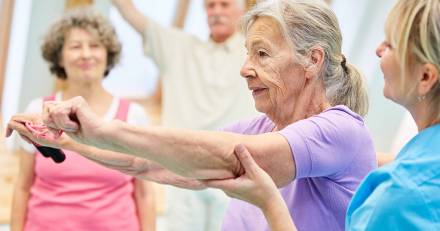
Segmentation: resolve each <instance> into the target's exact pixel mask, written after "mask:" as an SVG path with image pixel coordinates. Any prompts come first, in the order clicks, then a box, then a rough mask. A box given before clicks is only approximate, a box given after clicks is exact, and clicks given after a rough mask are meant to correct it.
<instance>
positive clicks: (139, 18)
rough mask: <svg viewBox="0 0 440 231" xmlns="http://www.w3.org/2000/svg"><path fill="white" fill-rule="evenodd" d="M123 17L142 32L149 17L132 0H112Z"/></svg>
mask: <svg viewBox="0 0 440 231" xmlns="http://www.w3.org/2000/svg"><path fill="white" fill-rule="evenodd" d="M112 2H113V5H114V6H115V7H116V8H117V9H118V11H119V13H120V14H121V15H122V17H123V18H124V19H125V20H126V21H127V22H128V23H129V24H130V25H131V26H132V27H133V28H134V29H135V30H136V31H137V32H139V33H140V34H143V33H144V30H145V27H146V26H147V20H148V18H147V17H146V16H145V15H143V14H142V12H140V11H139V10H138V9H137V8H136V7H135V5H134V4H133V2H132V1H131V0H112Z"/></svg>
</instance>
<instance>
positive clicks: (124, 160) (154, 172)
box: [62, 139, 206, 190]
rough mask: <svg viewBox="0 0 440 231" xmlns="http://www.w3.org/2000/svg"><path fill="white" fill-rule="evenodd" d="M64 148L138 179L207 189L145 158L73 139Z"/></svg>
mask: <svg viewBox="0 0 440 231" xmlns="http://www.w3.org/2000/svg"><path fill="white" fill-rule="evenodd" d="M62 148H64V149H68V150H71V151H74V152H76V153H79V154H81V155H82V156H84V157H86V158H88V159H89V160H91V161H94V162H96V163H98V164H100V165H103V166H105V167H108V168H111V169H114V170H118V171H120V172H122V173H124V174H128V175H131V176H134V177H136V178H138V179H142V180H148V181H153V182H156V183H159V184H169V185H173V186H176V187H180V188H186V189H193V190H199V189H204V188H206V187H205V186H204V185H203V184H202V183H201V182H200V181H198V180H196V179H191V178H187V177H183V176H180V175H177V174H176V173H174V172H171V171H169V170H167V169H165V168H163V167H162V166H160V165H158V164H156V163H153V162H151V161H148V160H146V159H143V158H139V157H134V156H130V155H126V154H123V153H116V152H113V151H108V150H103V149H99V148H96V147H93V146H88V145H84V144H80V143H77V142H75V141H73V140H71V139H70V140H66V142H64V143H63V147H62Z"/></svg>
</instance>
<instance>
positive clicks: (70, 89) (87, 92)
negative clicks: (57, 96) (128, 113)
mask: <svg viewBox="0 0 440 231" xmlns="http://www.w3.org/2000/svg"><path fill="white" fill-rule="evenodd" d="M75 96H81V97H83V98H84V99H85V100H86V101H87V103H88V104H89V105H90V107H91V108H92V109H95V111H97V112H102V111H105V110H106V108H107V106H108V105H110V104H111V101H112V98H113V97H112V95H111V94H110V93H109V92H107V91H106V90H105V89H104V88H103V86H102V84H101V82H97V83H90V82H87V83H75V84H72V83H70V82H68V83H67V87H66V89H64V90H63V100H67V99H70V98H73V97H75Z"/></svg>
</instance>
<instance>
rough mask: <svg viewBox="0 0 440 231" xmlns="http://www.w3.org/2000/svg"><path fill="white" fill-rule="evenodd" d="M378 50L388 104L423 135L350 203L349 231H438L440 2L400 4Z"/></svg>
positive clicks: (366, 183)
mask: <svg viewBox="0 0 440 231" xmlns="http://www.w3.org/2000/svg"><path fill="white" fill-rule="evenodd" d="M385 33H386V40H385V41H384V42H382V43H381V44H380V45H379V47H378V48H377V50H376V53H377V56H379V57H380V66H381V69H382V72H383V74H384V80H385V86H384V90H383V93H384V95H385V97H386V98H388V99H391V100H392V101H394V102H396V103H398V104H400V105H402V106H403V107H405V108H406V109H407V110H408V111H409V112H410V113H411V115H412V117H413V118H414V120H415V122H416V124H417V127H418V130H419V133H418V135H416V136H415V137H414V138H413V139H412V140H411V141H410V142H408V143H407V144H406V145H405V147H404V148H403V149H402V150H401V151H400V153H399V154H398V155H397V157H396V159H395V161H394V162H392V163H390V164H388V165H385V166H384V167H382V168H379V169H377V170H375V171H373V172H372V173H370V174H369V175H368V176H367V177H366V179H365V180H364V181H363V183H361V185H360V186H359V188H358V190H357V192H356V193H355V195H354V196H353V198H352V201H351V203H350V205H349V208H348V211H347V217H346V229H347V230H440V124H439V122H440V120H439V119H440V82H439V76H440V1H439V0H400V1H398V2H397V4H396V5H395V6H394V8H393V9H392V11H391V13H390V14H389V16H388V19H387V22H386V25H385Z"/></svg>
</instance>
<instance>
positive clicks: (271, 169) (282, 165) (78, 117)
mask: <svg viewBox="0 0 440 231" xmlns="http://www.w3.org/2000/svg"><path fill="white" fill-rule="evenodd" d="M43 117H44V118H43V119H44V121H45V123H46V124H47V125H48V126H49V127H53V128H56V129H61V130H64V131H65V132H67V134H68V135H69V136H71V137H72V138H74V139H76V140H77V141H78V142H80V143H84V144H87V145H92V146H95V147H98V148H101V149H107V150H111V151H115V152H121V153H127V154H130V155H133V156H136V157H141V158H145V159H149V160H151V161H154V162H156V163H158V164H159V165H161V166H163V167H164V168H166V169H169V170H171V171H173V172H175V173H177V174H179V175H182V176H186V177H190V178H196V179H227V178H233V177H235V176H238V175H241V173H242V169H241V167H240V163H239V161H238V159H237V158H236V156H235V155H234V147H235V145H236V144H238V143H242V144H244V145H245V146H246V148H248V149H249V151H250V152H251V153H252V155H253V158H254V159H255V160H256V162H257V163H258V164H259V165H260V166H261V167H262V168H263V169H264V170H265V171H266V172H268V173H269V175H271V176H272V178H273V179H274V181H275V183H276V184H277V185H278V186H283V185H286V184H287V183H289V182H291V181H292V180H293V179H294V177H295V165H294V160H293V158H292V153H291V149H290V146H289V144H288V142H287V140H286V139H285V138H284V137H283V136H282V135H281V134H279V133H265V134H260V135H241V134H235V133H228V132H209V131H190V130H182V129H180V130H179V129H169V128H162V127H135V126H132V125H129V124H127V123H123V122H120V121H111V122H105V121H103V120H101V119H100V118H99V117H98V116H97V115H96V114H94V113H93V111H92V110H91V109H90V108H89V106H88V105H87V103H86V102H85V100H84V99H83V98H81V97H75V98H72V99H70V100H67V101H63V102H57V103H51V104H45V109H44V115H43Z"/></svg>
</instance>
